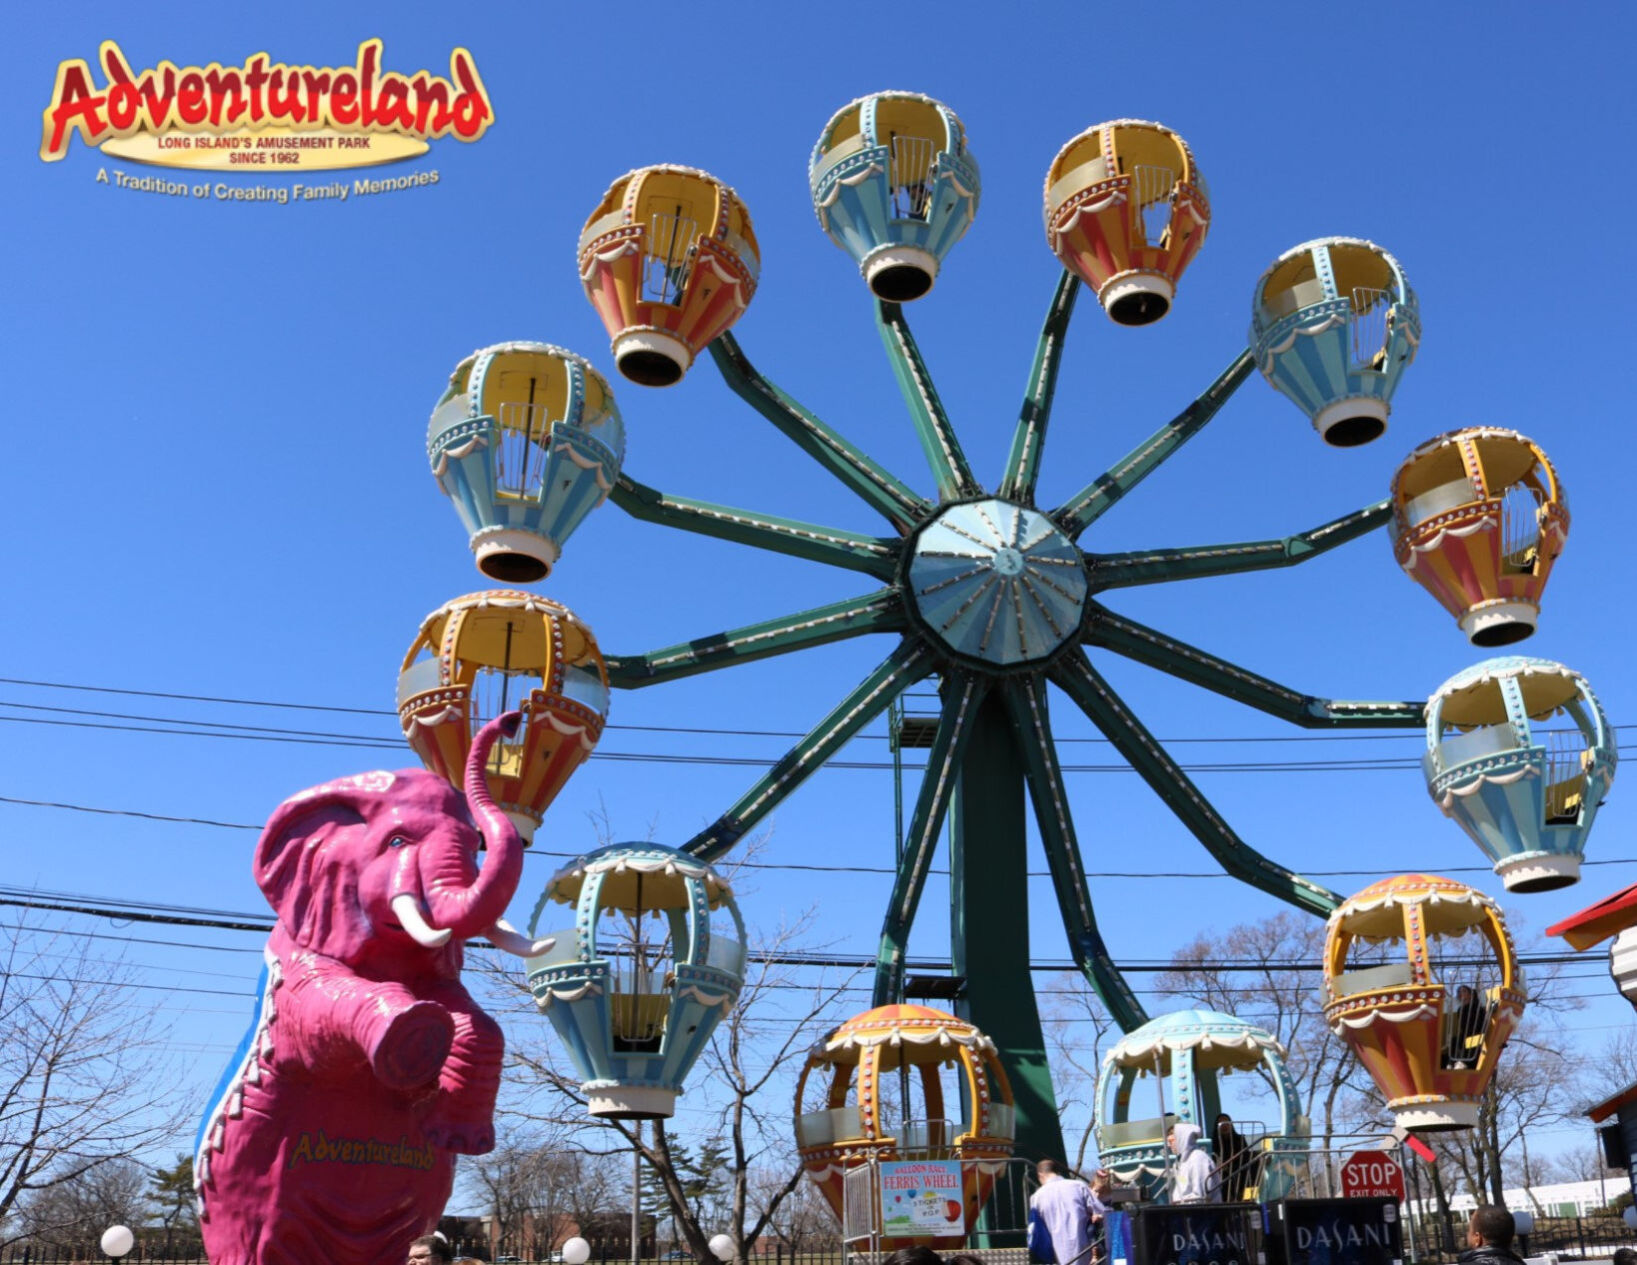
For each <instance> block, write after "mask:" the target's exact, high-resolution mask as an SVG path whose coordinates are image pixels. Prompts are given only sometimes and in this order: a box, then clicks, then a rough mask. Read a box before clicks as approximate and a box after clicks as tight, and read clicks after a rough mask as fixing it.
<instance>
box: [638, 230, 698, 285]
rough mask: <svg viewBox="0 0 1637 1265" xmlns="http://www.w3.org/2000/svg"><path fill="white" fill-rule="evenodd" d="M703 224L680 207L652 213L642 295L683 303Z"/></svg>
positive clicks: (644, 263) (643, 268) (643, 263)
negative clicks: (695, 246) (700, 227)
mask: <svg viewBox="0 0 1637 1265" xmlns="http://www.w3.org/2000/svg"><path fill="white" fill-rule="evenodd" d="M698 236H699V224H698V223H697V222H696V221H695V220H694V218H693V217H692V216H689V215H683V214H681V213H680V209H679V210H678V212H677V213H675V214H673V213H671V212H669V211H655V212H654V213H653V214H652V215H650V216H649V217H648V255H647V258H645V259H644V260H643V261H642V297H643V298H644V299H646V300H647V301H648V302H650V303H680V302H681V301H682V292H683V291H684V290H686V289H687V288H688V277H689V276H690V275H691V273H692V272H693V261H694V257H695V253H696V252H695V251H694V242H695V240H696V239H697V238H698Z"/></svg>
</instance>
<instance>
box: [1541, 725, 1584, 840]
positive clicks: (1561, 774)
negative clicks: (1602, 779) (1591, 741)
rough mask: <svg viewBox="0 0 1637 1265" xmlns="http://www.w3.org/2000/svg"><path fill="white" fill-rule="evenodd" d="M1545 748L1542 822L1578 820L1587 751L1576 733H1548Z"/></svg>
mask: <svg viewBox="0 0 1637 1265" xmlns="http://www.w3.org/2000/svg"><path fill="white" fill-rule="evenodd" d="M1540 736H1541V737H1542V738H1543V739H1545V745H1546V821H1547V823H1548V824H1551V823H1564V822H1571V821H1575V820H1577V819H1578V818H1579V816H1580V810H1581V807H1582V806H1583V805H1584V802H1585V799H1586V764H1587V758H1588V756H1589V755H1590V752H1591V748H1590V746H1589V745H1588V744H1587V742H1586V735H1585V734H1583V733H1581V732H1580V731H1579V730H1578V729H1548V730H1547V731H1546V732H1545V733H1543V734H1541V735H1540Z"/></svg>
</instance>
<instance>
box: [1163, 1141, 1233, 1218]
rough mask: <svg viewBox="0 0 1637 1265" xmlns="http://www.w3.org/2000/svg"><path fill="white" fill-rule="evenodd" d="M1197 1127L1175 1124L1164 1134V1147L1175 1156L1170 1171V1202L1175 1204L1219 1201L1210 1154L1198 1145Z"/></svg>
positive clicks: (1214, 1166)
mask: <svg viewBox="0 0 1637 1265" xmlns="http://www.w3.org/2000/svg"><path fill="white" fill-rule="evenodd" d="M1199 1133H1200V1129H1199V1126H1198V1125H1197V1124H1190V1123H1189V1122H1187V1121H1178V1122H1177V1123H1176V1124H1174V1125H1172V1126H1171V1132H1170V1133H1168V1134H1166V1135H1165V1145H1166V1147H1167V1148H1168V1149H1169V1150H1170V1151H1171V1153H1172V1154H1173V1155H1175V1156H1176V1157H1177V1165H1176V1167H1175V1168H1174V1169H1172V1170H1171V1202H1172V1203H1174V1204H1202V1203H1209V1202H1214V1201H1216V1200H1219V1199H1220V1198H1221V1197H1222V1192H1221V1191H1220V1190H1219V1189H1218V1188H1217V1179H1216V1165H1214V1164H1212V1163H1211V1157H1210V1154H1209V1153H1208V1152H1207V1151H1206V1150H1205V1148H1204V1147H1202V1146H1201V1145H1200V1144H1199Z"/></svg>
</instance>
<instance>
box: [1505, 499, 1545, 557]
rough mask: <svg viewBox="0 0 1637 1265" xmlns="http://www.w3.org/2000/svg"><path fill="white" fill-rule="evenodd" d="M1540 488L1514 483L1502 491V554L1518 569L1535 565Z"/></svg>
mask: <svg viewBox="0 0 1637 1265" xmlns="http://www.w3.org/2000/svg"><path fill="white" fill-rule="evenodd" d="M1540 505H1541V495H1540V489H1538V488H1533V487H1530V486H1529V485H1528V484H1527V483H1514V484H1513V485H1512V486H1511V487H1509V488H1507V489H1506V491H1505V492H1503V493H1501V557H1502V558H1503V559H1504V560H1505V561H1506V563H1507V565H1508V566H1512V567H1517V568H1520V569H1523V568H1527V567H1530V566H1533V565H1534V561H1535V551H1536V549H1537V548H1538V547H1539V545H1540Z"/></svg>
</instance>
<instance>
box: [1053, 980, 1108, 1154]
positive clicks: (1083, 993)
mask: <svg viewBox="0 0 1637 1265" xmlns="http://www.w3.org/2000/svg"><path fill="white" fill-rule="evenodd" d="M1044 1001H1045V1003H1046V1004H1045V1007H1044V1011H1045V1016H1044V1017H1045V1021H1046V1022H1045V1029H1046V1041H1047V1042H1048V1045H1049V1048H1050V1054H1051V1058H1050V1063H1051V1073H1052V1088H1053V1090H1054V1091H1055V1093H1056V1096H1057V1111H1058V1114H1059V1115H1060V1116H1061V1117H1062V1121H1063V1145H1064V1146H1065V1147H1067V1148H1068V1150H1069V1154H1068V1155H1067V1156H1065V1157H1064V1158H1065V1159H1066V1160H1067V1161H1068V1165H1069V1167H1070V1168H1071V1169H1074V1170H1075V1171H1076V1172H1078V1171H1081V1170H1083V1169H1084V1168H1085V1166H1086V1151H1087V1150H1088V1149H1089V1148H1090V1146H1091V1142H1092V1125H1093V1121H1094V1120H1095V1109H1096V1093H1097V1071H1098V1068H1099V1067H1100V1066H1101V1064H1102V1057H1103V1046H1104V1044H1105V1043H1107V1042H1108V1041H1109V1039H1110V1038H1111V1037H1112V1038H1113V1039H1114V1040H1118V1039H1119V1034H1118V1033H1116V1032H1115V1031H1114V1020H1113V1019H1112V1018H1111V1017H1110V1015H1109V1013H1108V1011H1106V1010H1105V1009H1103V1004H1102V1002H1101V1001H1099V1000H1098V998H1097V994H1096V993H1094V992H1092V991H1091V989H1090V988H1089V987H1087V985H1086V983H1085V981H1084V980H1081V979H1078V978H1074V977H1069V976H1065V977H1060V978H1059V979H1058V980H1056V981H1054V982H1053V983H1052V984H1051V985H1050V986H1049V987H1048V988H1047V989H1046V992H1045V997H1044Z"/></svg>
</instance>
